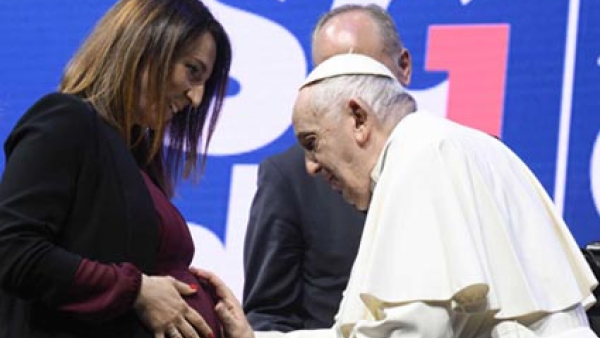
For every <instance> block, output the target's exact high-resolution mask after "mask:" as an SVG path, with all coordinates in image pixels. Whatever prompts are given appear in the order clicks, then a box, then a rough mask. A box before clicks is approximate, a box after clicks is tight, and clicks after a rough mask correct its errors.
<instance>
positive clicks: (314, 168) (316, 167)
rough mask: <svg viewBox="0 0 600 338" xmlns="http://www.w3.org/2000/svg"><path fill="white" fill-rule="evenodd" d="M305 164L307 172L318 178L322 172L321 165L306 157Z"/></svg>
mask: <svg viewBox="0 0 600 338" xmlns="http://www.w3.org/2000/svg"><path fill="white" fill-rule="evenodd" d="M304 162H305V165H306V172H308V173H309V174H310V175H312V176H316V175H317V174H318V173H319V171H321V165H320V164H319V163H318V162H316V161H314V160H313V159H310V158H308V156H307V157H305V161H304Z"/></svg>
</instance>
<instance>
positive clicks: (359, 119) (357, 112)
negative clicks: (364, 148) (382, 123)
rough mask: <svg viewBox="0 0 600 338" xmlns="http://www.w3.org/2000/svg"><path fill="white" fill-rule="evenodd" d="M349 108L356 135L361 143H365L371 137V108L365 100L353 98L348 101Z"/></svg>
mask: <svg viewBox="0 0 600 338" xmlns="http://www.w3.org/2000/svg"><path fill="white" fill-rule="evenodd" d="M348 109H349V111H350V114H351V117H352V120H353V121H354V137H355V139H356V141H357V142H358V143H359V144H360V145H363V144H364V143H365V142H366V141H367V140H368V139H369V133H370V132H371V124H372V123H371V122H372V121H371V119H372V117H371V116H369V113H368V109H369V108H368V106H367V105H366V104H365V103H364V102H362V101H360V100H358V99H355V98H352V99H350V100H349V101H348Z"/></svg>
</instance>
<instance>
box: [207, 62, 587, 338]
mask: <svg viewBox="0 0 600 338" xmlns="http://www.w3.org/2000/svg"><path fill="white" fill-rule="evenodd" d="M293 123H294V130H295V133H296V136H297V138H298V140H299V142H300V143H301V144H302V146H303V147H304V148H305V149H306V167H307V170H308V171H309V172H310V173H312V174H315V175H316V174H321V175H323V176H324V177H325V178H326V179H327V180H328V181H329V182H330V184H331V186H332V187H333V189H336V190H338V191H340V192H341V193H342V194H343V196H344V198H345V199H346V200H347V201H349V202H351V203H352V204H354V205H355V206H356V208H358V209H360V210H364V211H367V212H368V213H367V220H366V225H365V229H364V234H363V237H362V239H361V243H360V249H359V252H358V256H357V258H356V261H355V263H354V266H353V269H352V274H351V276H350V280H349V283H348V287H347V289H346V291H345V293H344V298H343V300H342V303H341V304H340V309H339V312H338V314H337V316H336V322H335V324H334V326H333V327H332V328H331V329H328V330H302V331H293V332H288V333H285V334H284V333H279V332H252V330H251V328H250V326H249V325H248V323H247V322H246V320H245V318H244V315H243V312H242V310H241V308H240V306H239V303H238V302H237V300H236V299H235V297H234V296H233V294H232V293H231V292H230V291H229V290H228V289H227V287H226V286H225V285H224V284H223V283H222V281H220V280H219V279H218V278H217V277H216V276H214V275H213V274H210V273H208V272H199V273H200V274H204V276H205V277H206V278H207V279H209V280H210V281H211V282H212V283H213V284H215V285H216V287H217V292H218V294H219V295H220V297H221V298H222V299H221V301H220V302H219V304H218V305H217V311H218V313H219V314H220V316H221V318H222V320H223V323H224V327H225V330H226V332H227V334H228V336H229V337H230V338H252V337H257V338H260V337H301V338H303V337H307V338H308V337H310V338H313V337H332V338H334V337H356V338H362V337H365V338H366V337H372V338H374V337H398V338H417V337H418V338H450V337H458V338H484V337H485V338H489V337H494V338H517V337H518V338H534V337H555V338H591V337H597V336H596V335H595V334H594V333H593V332H592V331H591V329H590V328H589V325H588V322H587V318H586V314H585V307H586V306H588V305H591V304H592V303H593V302H595V299H594V298H593V295H592V290H593V289H594V288H595V287H596V285H597V281H596V279H595V278H594V276H593V274H592V272H591V271H590V269H589V267H588V265H587V263H586V262H585V260H584V259H583V257H582V255H581V253H580V251H579V248H578V246H577V244H576V243H575V241H574V239H573V237H572V235H571V233H570V232H569V230H568V228H567V226H566V225H565V223H564V221H563V220H562V218H561V217H560V215H559V214H558V213H557V211H556V209H555V207H554V206H553V203H552V201H551V200H550V198H549V197H548V195H547V193H546V192H545V190H544V189H543V187H542V186H541V184H540V183H539V182H538V180H537V179H536V178H535V176H534V175H533V174H532V172H531V171H530V170H529V169H528V168H527V166H526V165H525V164H524V163H523V162H522V161H521V160H520V159H519V158H518V157H517V156H516V155H515V154H514V153H513V152H512V151H511V150H510V149H508V148H507V147H506V146H505V145H504V144H503V143H502V142H500V141H498V140H497V139H495V138H494V137H491V136H489V135H487V134H485V133H482V132H480V131H477V130H474V129H470V128H467V127H464V126H461V125H459V124H456V123H453V122H451V121H449V120H446V119H442V118H438V117H434V116H433V115H431V114H427V113H425V112H419V111H417V108H416V103H415V101H414V100H413V98H412V97H411V96H410V95H409V94H408V93H406V92H405V90H404V89H403V88H402V86H401V85H400V84H399V83H398V81H397V80H395V77H394V76H393V74H391V73H390V71H389V70H388V69H387V68H386V67H385V66H384V65H382V64H380V63H379V62H377V61H375V60H373V59H371V58H369V57H366V56H363V55H358V54H345V55H338V56H334V57H331V58H330V59H328V60H326V61H325V62H323V63H322V64H321V65H319V66H318V67H316V68H315V69H314V70H313V71H312V72H311V74H309V76H308V78H307V80H306V81H305V82H304V84H303V85H302V87H301V89H300V92H299V94H298V97H297V101H296V104H295V107H294V115H293Z"/></svg>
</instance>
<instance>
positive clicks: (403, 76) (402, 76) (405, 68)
mask: <svg viewBox="0 0 600 338" xmlns="http://www.w3.org/2000/svg"><path fill="white" fill-rule="evenodd" d="M397 62H398V69H399V72H400V73H399V74H398V80H399V81H400V83H402V85H403V86H404V87H407V86H408V85H409V84H410V77H411V75H412V61H411V58H410V53H409V52H408V50H407V49H405V48H402V50H401V51H400V54H399V55H398V60H397Z"/></svg>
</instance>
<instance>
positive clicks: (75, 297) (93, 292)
mask: <svg viewBox="0 0 600 338" xmlns="http://www.w3.org/2000/svg"><path fill="white" fill-rule="evenodd" d="M142 176H143V177H144V182H145V183H146V186H147V188H148V191H149V192H150V195H151V196H152V200H153V202H154V207H155V208H156V212H157V216H158V220H159V238H160V242H159V251H158V255H157V260H158V261H157V264H156V267H157V274H158V275H169V276H172V277H174V278H176V279H178V280H180V281H182V282H184V283H187V284H195V285H197V286H198V291H197V292H196V293H194V294H192V295H189V296H185V297H184V299H185V300H186V302H187V303H188V304H189V305H190V306H191V307H192V308H194V309H195V310H196V311H198V313H199V314H200V315H201V316H202V317H203V318H204V320H205V321H206V323H207V324H208V325H209V326H210V327H211V329H212V331H213V333H214V337H215V338H221V337H222V329H221V328H222V326H221V322H220V321H219V318H218V317H217V314H216V313H215V311H214V307H215V304H216V295H215V293H214V289H213V288H212V287H211V286H210V285H209V284H208V283H206V282H204V281H201V280H198V278H196V276H194V275H193V274H192V273H191V272H190V271H189V269H188V268H189V266H190V264H191V262H192V258H193V256H194V242H193V240H192V236H191V234H190V231H189V229H188V226H187V224H186V222H185V220H184V219H183V217H182V216H181V214H180V213H179V211H178V210H177V208H175V206H174V205H173V204H172V203H171V202H170V201H169V199H168V198H167V196H166V195H165V194H164V193H163V192H162V191H161V190H160V189H159V188H158V187H157V186H156V185H155V184H154V183H153V182H152V180H151V179H150V177H148V175H146V173H144V172H142ZM140 283H141V272H140V271H139V270H138V269H137V268H136V267H135V266H134V265H133V264H130V263H122V264H100V263H98V262H94V261H91V260H88V259H85V258H84V259H83V260H82V262H81V264H80V266H79V268H78V270H77V273H76V274H75V278H74V281H73V287H72V289H71V295H72V297H70V298H71V300H70V302H69V303H67V304H63V305H62V306H61V307H60V308H61V309H62V310H63V311H67V312H71V313H74V314H76V315H78V316H79V317H81V318H86V319H89V320H98V321H103V320H108V319H111V318H114V317H117V316H119V315H122V314H124V313H126V312H127V311H130V310H131V307H132V306H133V303H134V301H135V298H136V297H137V294H138V292H139V288H140Z"/></svg>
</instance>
